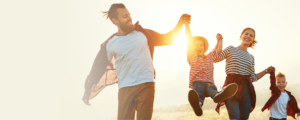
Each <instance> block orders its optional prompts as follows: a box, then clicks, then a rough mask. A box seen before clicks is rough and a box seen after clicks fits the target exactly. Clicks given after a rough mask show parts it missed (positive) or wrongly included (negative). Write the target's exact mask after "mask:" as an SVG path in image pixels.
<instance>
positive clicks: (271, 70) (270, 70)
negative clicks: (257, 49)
mask: <svg viewBox="0 0 300 120" xmlns="http://www.w3.org/2000/svg"><path fill="white" fill-rule="evenodd" d="M267 71H268V73H271V72H275V68H274V67H273V66H270V67H268V68H267Z"/></svg>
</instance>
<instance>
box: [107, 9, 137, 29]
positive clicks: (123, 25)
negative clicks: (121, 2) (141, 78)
mask: <svg viewBox="0 0 300 120" xmlns="http://www.w3.org/2000/svg"><path fill="white" fill-rule="evenodd" d="M117 13H118V16H117V17H116V18H113V19H112V21H113V23H114V24H115V25H116V26H117V27H118V28H119V29H120V30H122V31H123V32H124V33H130V32H132V31H133V30H134V25H133V23H132V19H131V17H130V13H129V11H128V10H127V9H126V8H118V9H117Z"/></svg>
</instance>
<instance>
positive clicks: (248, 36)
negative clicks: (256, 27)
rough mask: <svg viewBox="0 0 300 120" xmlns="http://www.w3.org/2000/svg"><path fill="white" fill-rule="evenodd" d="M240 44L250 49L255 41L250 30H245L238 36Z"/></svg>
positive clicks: (253, 33) (253, 34)
mask: <svg viewBox="0 0 300 120" xmlns="http://www.w3.org/2000/svg"><path fill="white" fill-rule="evenodd" d="M240 39H241V40H242V42H241V44H243V45H246V46H249V47H251V44H252V43H253V42H254V39H255V32H254V31H253V30H252V29H246V30H245V31H243V33H242V35H241V36H240Z"/></svg>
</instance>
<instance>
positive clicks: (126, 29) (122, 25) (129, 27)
mask: <svg viewBox="0 0 300 120" xmlns="http://www.w3.org/2000/svg"><path fill="white" fill-rule="evenodd" d="M129 22H131V21H128V22H126V23H122V22H120V29H121V30H122V31H123V32H125V33H130V32H132V31H133V30H134V25H133V24H131V25H128V23H129Z"/></svg>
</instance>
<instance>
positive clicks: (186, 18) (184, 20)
mask: <svg viewBox="0 0 300 120" xmlns="http://www.w3.org/2000/svg"><path fill="white" fill-rule="evenodd" d="M179 21H180V23H182V24H190V23H191V22H190V21H191V15H189V14H183V15H182V16H181V17H180V20H179Z"/></svg>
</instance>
